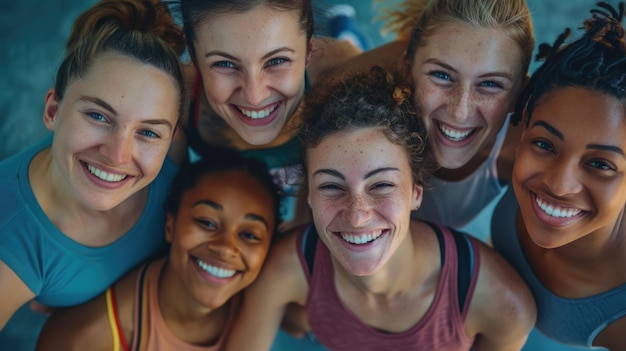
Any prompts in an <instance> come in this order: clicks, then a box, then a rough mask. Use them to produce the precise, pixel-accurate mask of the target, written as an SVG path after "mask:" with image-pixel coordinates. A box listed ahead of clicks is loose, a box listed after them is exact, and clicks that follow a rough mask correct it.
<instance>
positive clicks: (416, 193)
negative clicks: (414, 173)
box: [411, 183, 424, 210]
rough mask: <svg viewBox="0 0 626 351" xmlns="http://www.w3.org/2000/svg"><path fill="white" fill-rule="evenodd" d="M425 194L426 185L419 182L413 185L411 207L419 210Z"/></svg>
mask: <svg viewBox="0 0 626 351" xmlns="http://www.w3.org/2000/svg"><path fill="white" fill-rule="evenodd" d="M423 195H424V187H423V186H421V185H418V184H417V183H416V184H415V185H413V195H412V198H411V209H412V210H417V209H419V208H420V206H422V198H423Z"/></svg>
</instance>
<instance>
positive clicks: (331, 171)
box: [313, 167, 400, 180]
mask: <svg viewBox="0 0 626 351" xmlns="http://www.w3.org/2000/svg"><path fill="white" fill-rule="evenodd" d="M389 171H396V172H400V169H399V168H396V167H382V168H376V169H375V170H373V171H370V172H367V173H365V175H364V176H363V179H367V178H370V177H372V176H374V175H376V174H378V173H382V172H389ZM320 174H328V175H330V176H333V177H337V178H339V179H341V180H346V177H345V176H344V175H343V174H341V173H340V172H339V171H337V170H335V169H330V168H322V169H318V170H317V171H315V172H314V173H313V176H316V175H320Z"/></svg>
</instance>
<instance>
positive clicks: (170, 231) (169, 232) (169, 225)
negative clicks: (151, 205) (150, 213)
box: [165, 213, 176, 244]
mask: <svg viewBox="0 0 626 351" xmlns="http://www.w3.org/2000/svg"><path fill="white" fill-rule="evenodd" d="M175 223H176V218H174V215H173V214H171V213H168V214H167V218H166V219H165V240H166V241H167V242H168V243H170V244H171V243H172V240H174V224H175Z"/></svg>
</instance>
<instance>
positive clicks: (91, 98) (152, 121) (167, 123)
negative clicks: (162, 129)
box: [78, 95, 174, 129]
mask: <svg viewBox="0 0 626 351" xmlns="http://www.w3.org/2000/svg"><path fill="white" fill-rule="evenodd" d="M78 101H84V102H87V103H92V104H96V105H98V106H100V107H102V108H103V109H105V110H107V111H109V113H111V114H113V115H116V116H117V115H118V113H117V111H116V110H115V109H114V108H113V106H111V105H109V104H108V103H107V102H106V101H104V100H102V99H100V98H97V97H94V96H86V95H82V96H80V97H79V98H78ZM141 122H142V123H146V124H152V125H165V126H167V127H169V129H173V127H174V126H173V125H172V123H171V122H170V121H169V120H167V119H147V120H144V121H141Z"/></svg>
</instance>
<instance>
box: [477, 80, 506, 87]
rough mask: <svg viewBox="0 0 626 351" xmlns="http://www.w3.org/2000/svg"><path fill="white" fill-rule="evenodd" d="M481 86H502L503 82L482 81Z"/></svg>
mask: <svg viewBox="0 0 626 351" xmlns="http://www.w3.org/2000/svg"><path fill="white" fill-rule="evenodd" d="M480 86H481V87H485V88H502V84H500V83H498V82H494V81H492V80H488V81H485V82H481V83H480Z"/></svg>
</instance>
